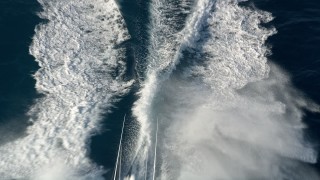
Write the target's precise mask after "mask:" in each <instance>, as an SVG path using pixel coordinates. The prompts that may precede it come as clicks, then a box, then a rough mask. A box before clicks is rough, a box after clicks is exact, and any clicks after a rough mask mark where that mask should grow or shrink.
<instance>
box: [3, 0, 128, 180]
mask: <svg viewBox="0 0 320 180" xmlns="http://www.w3.org/2000/svg"><path fill="white" fill-rule="evenodd" d="M39 2H40V3H41V5H42V6H43V12H41V14H40V16H41V17H42V18H44V19H48V23H45V24H42V25H39V26H38V27H37V29H36V35H35V36H34V38H33V44H32V46H31V47H30V52H31V54H32V55H33V56H34V57H35V58H36V61H37V62H38V63H39V65H40V67H41V68H40V69H39V70H38V71H37V72H36V73H35V75H34V77H35V79H36V88H37V90H38V91H39V92H42V93H44V94H45V97H43V98H41V99H38V101H37V102H36V104H35V105H34V106H33V107H32V108H31V110H30V112H29V113H30V115H31V117H34V119H31V121H32V122H33V125H32V126H30V127H28V129H27V134H28V135H27V136H26V137H23V138H21V139H18V140H16V141H14V142H10V143H7V144H5V145H3V146H1V147H0V156H1V158H0V159H1V160H0V177H1V178H4V179H11V178H13V179H102V176H101V175H102V173H103V172H104V171H105V170H104V169H102V168H100V167H97V166H96V165H94V164H93V163H92V162H91V161H90V159H89V158H88V157H87V156H88V150H89V149H88V143H89V142H88V138H90V136H91V135H92V134H94V133H96V132H97V131H98V130H99V122H100V120H101V119H102V117H101V114H102V113H103V112H104V111H105V109H106V108H108V107H109V106H110V105H111V103H112V102H113V101H114V100H115V99H114V97H115V96H116V95H122V94H123V93H126V92H127V91H128V88H129V87H130V85H131V84H132V82H125V81H123V80H122V77H123V74H124V72H125V62H124V58H125V49H124V48H122V47H117V46H118V45H119V44H121V43H122V42H124V41H125V40H127V39H128V38H129V35H128V32H127V30H126V28H125V24H124V20H123V18H122V17H121V14H120V12H119V9H118V7H117V5H116V3H115V2H114V1H113V0H107V1H105V0H94V1H86V0H68V1H66V0H51V1H43V0H39Z"/></svg>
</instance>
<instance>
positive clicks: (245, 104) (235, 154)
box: [133, 0, 318, 179]
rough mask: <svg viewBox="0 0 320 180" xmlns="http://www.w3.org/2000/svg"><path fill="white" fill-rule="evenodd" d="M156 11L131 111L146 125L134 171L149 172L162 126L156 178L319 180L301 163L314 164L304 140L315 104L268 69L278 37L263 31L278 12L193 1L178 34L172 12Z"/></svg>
mask: <svg viewBox="0 0 320 180" xmlns="http://www.w3.org/2000/svg"><path fill="white" fill-rule="evenodd" d="M191 4H192V3H191ZM151 7H152V10H151V14H152V18H153V20H152V22H153V24H155V25H153V26H152V27H151V28H153V29H151V30H150V31H151V32H150V34H151V45H150V47H151V50H150V51H149V52H150V64H149V66H148V73H147V78H146V81H145V83H144V85H143V87H142V89H141V91H140V93H139V95H140V99H139V100H138V101H137V102H136V104H135V107H134V108H133V112H134V115H135V116H136V117H137V119H138V120H139V122H140V123H141V134H140V139H139V140H138V142H140V143H138V144H139V145H138V150H137V153H139V152H140V153H141V155H140V156H139V157H140V158H141V160H137V161H136V163H137V165H134V166H139V167H140V168H137V169H140V170H141V171H143V169H144V168H142V167H143V166H144V165H145V160H146V159H148V157H147V156H148V153H146V152H148V151H152V147H153V146H151V144H152V139H153V136H154V132H153V131H154V127H155V126H154V125H155V120H156V118H159V143H162V144H161V145H160V144H159V146H158V147H161V148H159V153H160V154H162V159H161V160H160V161H161V167H159V166H158V167H157V171H158V172H159V173H157V174H158V178H159V179H307V178H309V179H316V178H318V176H317V175H316V172H314V171H313V170H312V169H308V167H307V166H306V165H304V164H303V163H302V162H307V163H315V162H316V152H315V151H314V150H313V148H312V146H311V145H310V144H308V143H307V141H306V140H305V139H304V137H303V129H304V128H305V126H304V124H303V123H302V118H303V111H302V108H310V106H311V105H310V103H309V102H308V101H307V100H306V99H305V98H304V97H303V96H302V95H301V94H300V93H298V92H297V91H296V90H295V89H294V88H292V87H291V85H290V81H289V79H288V77H287V75H285V73H283V71H282V70H280V69H279V68H277V67H276V66H272V67H271V72H270V68H269V66H268V64H267V58H266V55H267V54H268V48H267V47H266V45H265V41H266V40H267V38H268V37H269V36H271V35H273V34H274V33H275V29H273V28H270V29H266V28H263V27H261V26H260V24H261V23H262V22H268V21H270V20H272V16H271V14H269V13H267V12H262V11H259V10H256V9H249V8H244V7H240V6H239V5H238V1H235V0H216V1H210V0H203V1H196V2H195V4H194V7H193V10H192V13H191V14H190V15H189V17H188V20H187V21H186V22H187V23H186V24H185V26H184V28H183V29H182V30H179V31H174V30H175V29H174V30H172V29H170V28H171V27H172V26H170V25H166V23H165V22H166V21H170V18H166V16H164V15H165V13H163V11H169V10H166V9H171V10H176V9H175V6H170V5H166V6H165V5H164V4H162V3H161V2H158V1H155V2H153V5H152V6H151ZM164 9H165V10H164ZM157 23H158V24H157ZM167 24H170V23H167ZM183 54H186V55H188V57H184V56H183ZM179 63H181V64H182V66H181V67H177V66H176V65H177V64H179ZM269 64H271V63H269ZM175 68H179V69H178V71H174V70H175ZM268 76H269V77H268ZM311 104H312V103H311ZM312 106H314V107H315V105H312ZM317 108H318V107H316V108H311V109H317ZM141 149H144V150H141ZM293 171H294V172H296V173H295V174H293V173H292V172H293ZM133 173H136V174H135V177H144V176H142V175H143V174H144V173H143V172H140V171H139V172H133Z"/></svg>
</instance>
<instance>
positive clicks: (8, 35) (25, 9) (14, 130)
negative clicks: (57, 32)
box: [0, 0, 40, 143]
mask: <svg viewBox="0 0 320 180" xmlns="http://www.w3.org/2000/svg"><path fill="white" fill-rule="evenodd" d="M39 10H40V6H39V4H38V3H37V2H36V1H35V0H28V1H23V0H1V2H0V49H1V53H0V131H1V130H5V132H6V133H5V134H1V136H0V142H1V143H4V142H7V141H9V140H12V139H13V138H16V137H18V136H20V135H22V134H23V132H24V129H25V127H26V125H27V124H28V121H27V119H28V117H27V116H26V115H25V113H26V112H27V110H28V107H29V106H30V105H31V104H32V103H33V100H34V98H35V97H36V96H38V94H37V92H36V91H35V88H34V86H35V80H34V79H33V78H32V77H31V75H32V74H33V73H34V72H35V71H36V70H37V69H38V66H37V63H36V62H35V61H34V58H33V57H32V56H31V55H30V54H29V46H30V43H31V40H32V36H33V35H34V29H35V26H36V25H37V24H39V23H40V18H38V16H37V15H36V12H38V11H39ZM2 132H3V131H2Z"/></svg>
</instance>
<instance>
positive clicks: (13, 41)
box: [0, 0, 320, 179]
mask: <svg viewBox="0 0 320 180" xmlns="http://www.w3.org/2000/svg"><path fill="white" fill-rule="evenodd" d="M120 5H121V11H122V14H123V16H124V18H125V21H126V23H127V26H128V29H129V32H130V34H131V36H132V39H131V40H130V41H129V42H126V43H125V46H126V48H127V56H128V57H127V61H128V72H127V78H128V79H131V78H136V77H142V78H143V75H142V72H144V69H143V68H144V66H143V64H145V61H146V56H147V54H148V52H147V47H146V46H147V42H148V23H149V14H148V1H144V0H123V1H121V3H120ZM243 6H248V7H254V6H255V7H258V8H259V9H262V10H265V11H268V12H271V13H272V14H273V16H274V17H275V19H274V20H273V21H272V22H270V23H268V24H264V25H263V26H266V27H270V26H274V27H276V29H277V31H278V33H277V34H276V35H274V36H272V37H270V38H269V39H268V41H267V43H268V45H270V46H271V50H272V54H271V55H270V57H269V59H270V60H271V61H272V62H275V63H276V64H278V65H280V66H281V67H282V68H284V69H285V70H286V71H287V72H289V74H290V75H291V77H292V83H293V85H294V86H295V87H296V88H298V89H300V90H301V91H302V92H303V93H304V94H305V96H306V97H308V98H310V99H312V100H313V101H315V102H316V103H318V104H320V94H319V92H320V1H319V0H251V1H250V2H247V3H244V4H243ZM39 11H40V7H39V4H38V3H37V2H36V1H35V0H1V2H0V39H1V41H0V49H1V53H0V84H1V85H0V133H1V132H2V131H1V130H2V129H6V133H5V134H1V135H0V142H1V143H5V142H8V141H11V140H13V139H15V138H17V137H19V136H21V135H23V133H24V130H25V127H26V126H27V125H28V121H27V119H28V117H27V115H26V112H27V111H28V108H29V107H30V106H31V105H32V103H33V102H34V100H35V99H36V98H37V97H38V96H39V94H37V92H36V90H35V88H34V86H35V80H34V79H33V78H32V76H31V75H32V74H33V73H34V72H35V71H36V70H37V69H38V66H37V63H35V61H34V58H33V57H32V56H30V55H29V45H30V43H31V40H32V39H31V38H32V36H33V34H34V29H35V26H36V25H37V24H39V23H40V22H41V21H40V19H39V18H38V17H37V15H36V13H37V12H39ZM141 80H142V79H141ZM137 84H138V83H137ZM138 88H139V87H138V86H135V87H134V88H133V89H132V90H131V92H130V93H129V94H128V95H126V96H125V97H121V98H119V99H120V101H119V102H118V103H116V104H115V106H114V108H113V109H112V113H110V114H106V115H105V120H104V122H103V130H102V133H101V134H99V135H96V136H94V137H93V138H92V140H91V152H90V157H91V158H92V159H93V160H94V161H95V162H96V163H97V164H99V165H102V166H104V167H105V168H107V169H108V168H110V169H112V168H113V166H114V164H115V161H116V153H117V150H118V149H117V148H118V143H119V139H120V131H121V126H122V120H123V117H124V116H125V114H126V115H127V118H128V119H127V122H126V127H127V129H130V132H131V134H129V133H128V132H129V130H128V131H126V132H125V136H124V138H125V141H126V139H129V138H132V137H133V136H135V135H136V134H134V132H137V131H138V126H137V124H136V122H135V121H134V119H133V118H132V117H131V111H130V109H131V107H132V105H133V103H134V102H135V100H136V99H137V97H136V96H135V93H136V92H137V89H138ZM304 121H305V123H306V124H307V126H308V128H307V129H306V131H305V137H306V138H307V139H308V140H311V141H313V142H314V143H313V144H314V145H315V146H316V148H317V149H318V150H319V151H320V144H319V143H320V131H319V129H320V114H318V113H312V112H308V111H305V118H304ZM8 129H9V131H8ZM132 132H133V134H132ZM314 166H315V167H317V168H318V170H319V172H320V163H317V164H316V165H314ZM111 175H112V173H111V172H109V173H107V174H106V175H105V178H106V179H109V178H110V177H111Z"/></svg>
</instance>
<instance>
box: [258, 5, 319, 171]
mask: <svg viewBox="0 0 320 180" xmlns="http://www.w3.org/2000/svg"><path fill="white" fill-rule="evenodd" d="M252 2H253V3H254V5H256V6H257V7H258V8H260V9H262V10H266V11H269V12H271V13H272V14H273V16H274V17H275V19H274V20H273V21H272V22H271V23H270V24H269V26H274V27H276V29H277V31H278V33H277V34H276V35H274V36H272V37H270V38H269V40H268V44H270V45H271V46H272V48H271V49H272V55H271V56H270V59H271V60H272V61H273V62H275V63H277V64H279V65H280V66H281V67H282V68H284V69H285V70H286V71H287V72H289V73H290V75H291V78H292V83H293V85H294V86H295V87H297V88H298V89H300V90H301V91H302V92H303V93H304V94H305V96H306V97H308V98H310V99H312V100H313V101H315V102H316V103H317V104H320V93H319V92H320V49H319V47H320V1H318V0H256V1H252ZM304 121H305V123H306V124H307V125H308V129H307V130H306V138H307V139H309V140H311V141H313V142H314V144H315V146H316V149H318V152H320V144H319V142H320V141H319V140H320V131H319V129H320V114H319V113H311V112H308V111H306V112H305V118H304ZM315 166H316V167H317V168H318V170H319V172H320V163H319V162H318V163H317V164H316V165H315Z"/></svg>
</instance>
